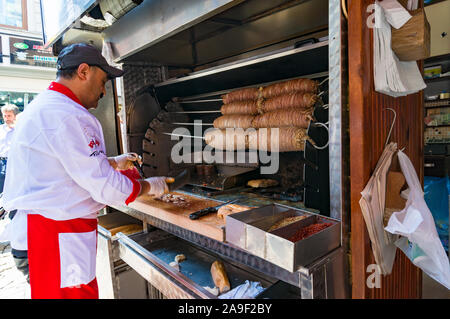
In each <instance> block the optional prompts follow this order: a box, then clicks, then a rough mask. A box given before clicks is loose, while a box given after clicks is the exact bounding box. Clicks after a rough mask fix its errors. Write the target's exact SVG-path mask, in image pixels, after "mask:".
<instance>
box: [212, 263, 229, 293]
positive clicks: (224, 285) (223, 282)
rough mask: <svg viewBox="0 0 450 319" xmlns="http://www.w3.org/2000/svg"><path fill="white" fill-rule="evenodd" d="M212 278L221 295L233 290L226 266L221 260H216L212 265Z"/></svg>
mask: <svg viewBox="0 0 450 319" xmlns="http://www.w3.org/2000/svg"><path fill="white" fill-rule="evenodd" d="M211 276H212V279H213V281H214V284H215V285H216V287H218V288H219V291H220V293H224V292H227V291H229V290H230V289H231V285H230V281H229V280H228V276H227V272H226V271H225V266H224V264H223V263H222V262H221V261H220V260H216V261H215V262H213V264H212V265H211Z"/></svg>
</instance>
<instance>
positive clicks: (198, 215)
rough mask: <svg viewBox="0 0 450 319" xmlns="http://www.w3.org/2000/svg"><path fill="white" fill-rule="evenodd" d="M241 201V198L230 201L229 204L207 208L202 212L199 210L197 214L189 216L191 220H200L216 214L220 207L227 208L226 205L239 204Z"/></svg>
mask: <svg viewBox="0 0 450 319" xmlns="http://www.w3.org/2000/svg"><path fill="white" fill-rule="evenodd" d="M239 199H240V198H236V199H233V200H230V201H228V202H226V203H223V204H220V205H218V206H213V207H207V208H203V209H200V210H198V211H196V212H194V213H192V214H190V215H189V218H190V219H199V218H200V217H202V216H205V215H208V214H211V213H216V212H217V210H218V209H219V208H220V207H222V206H225V205H228V204H232V203H234V202H237V201H238V200H239Z"/></svg>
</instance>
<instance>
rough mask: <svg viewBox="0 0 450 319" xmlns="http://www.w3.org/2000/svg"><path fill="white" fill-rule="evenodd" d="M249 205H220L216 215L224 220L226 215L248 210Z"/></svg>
mask: <svg viewBox="0 0 450 319" xmlns="http://www.w3.org/2000/svg"><path fill="white" fill-rule="evenodd" d="M248 209H249V207H246V206H239V205H233V204H230V205H227V206H223V207H220V208H219V210H218V211H217V217H219V218H220V219H223V220H225V218H226V217H227V216H228V215H231V214H234V213H239V212H243V211H245V210H248Z"/></svg>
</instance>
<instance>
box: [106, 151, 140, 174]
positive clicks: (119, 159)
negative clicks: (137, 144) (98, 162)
mask: <svg viewBox="0 0 450 319" xmlns="http://www.w3.org/2000/svg"><path fill="white" fill-rule="evenodd" d="M108 160H109V162H110V164H111V166H112V167H114V169H120V170H127V169H132V168H133V167H134V166H133V162H136V161H137V162H138V163H139V164H140V165H142V159H141V157H140V156H139V155H138V154H136V153H125V154H122V155H119V156H115V157H110V158H108Z"/></svg>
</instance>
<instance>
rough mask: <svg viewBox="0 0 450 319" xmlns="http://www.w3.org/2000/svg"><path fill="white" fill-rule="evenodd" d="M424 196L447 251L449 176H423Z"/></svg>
mask: <svg viewBox="0 0 450 319" xmlns="http://www.w3.org/2000/svg"><path fill="white" fill-rule="evenodd" d="M423 184H424V187H423V188H424V198H425V202H426V203H427V206H428V208H429V209H430V211H431V214H432V215H433V218H434V221H435V224H436V230H437V232H438V235H439V238H440V240H441V242H442V245H443V246H444V249H445V250H446V251H448V226H449V221H448V215H449V198H448V196H449V194H450V180H449V177H448V176H446V177H434V176H425V177H424V182H423Z"/></svg>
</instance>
